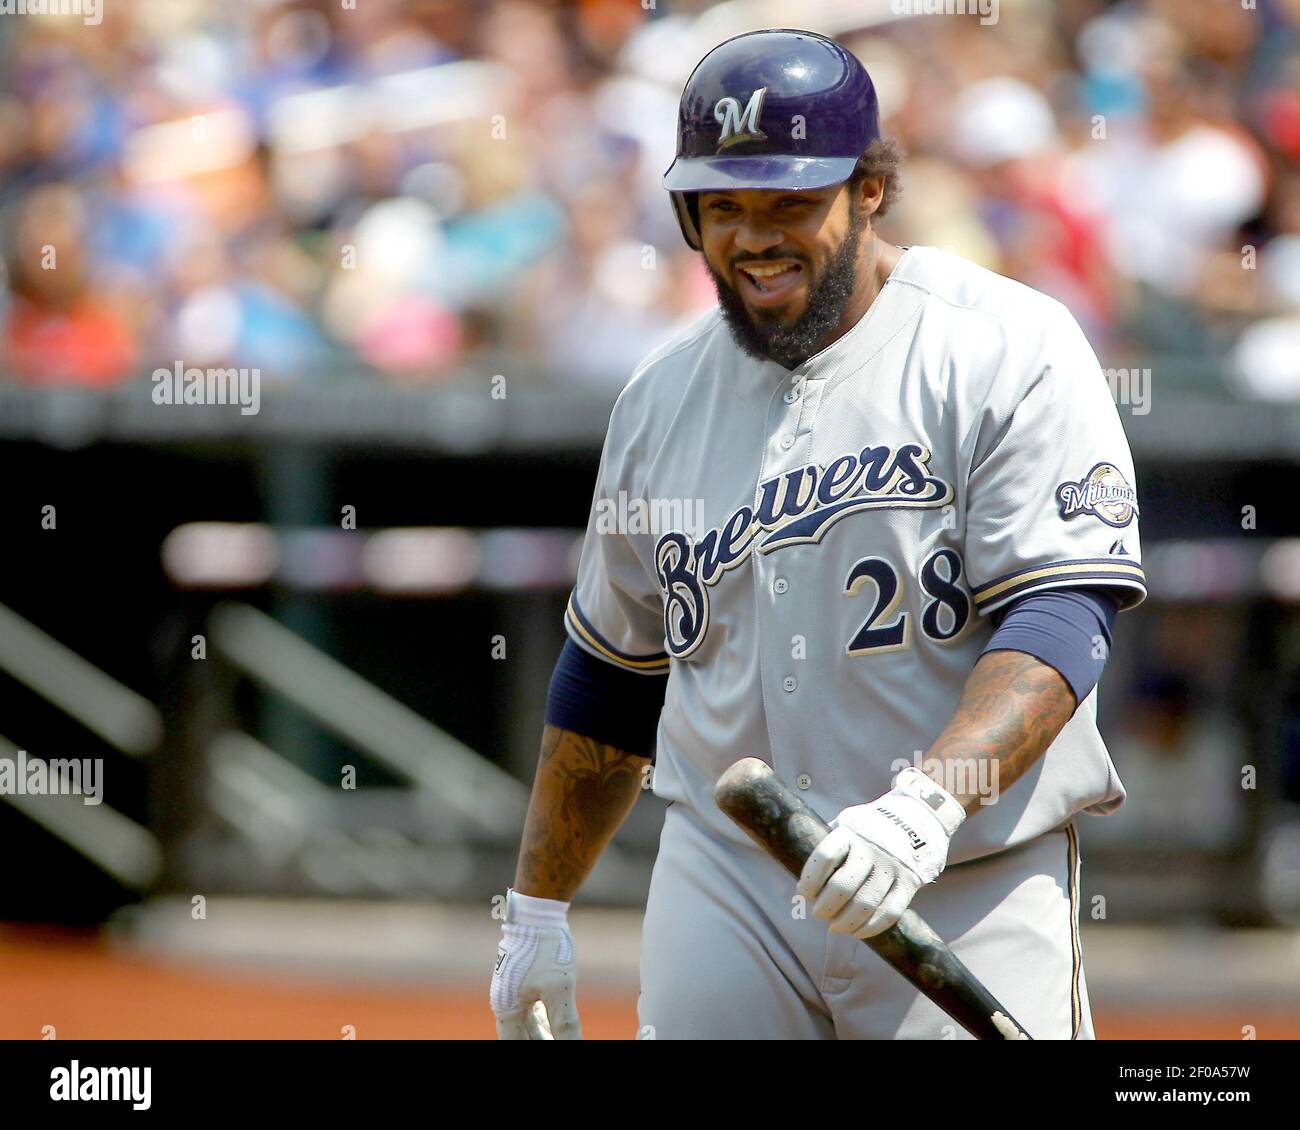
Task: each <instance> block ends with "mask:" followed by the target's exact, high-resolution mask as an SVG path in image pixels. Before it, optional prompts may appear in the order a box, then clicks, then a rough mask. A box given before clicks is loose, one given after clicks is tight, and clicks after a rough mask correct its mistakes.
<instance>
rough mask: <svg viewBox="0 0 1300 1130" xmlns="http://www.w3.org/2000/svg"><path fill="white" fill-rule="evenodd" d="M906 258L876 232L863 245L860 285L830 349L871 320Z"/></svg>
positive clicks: (859, 276) (838, 327) (846, 309)
mask: <svg viewBox="0 0 1300 1130" xmlns="http://www.w3.org/2000/svg"><path fill="white" fill-rule="evenodd" d="M902 257H903V249H902V248H901V247H895V246H894V245H893V244H892V243H886V242H885V241H884V240H883V239H878V238H877V237H876V235H875V233H874V232H873V233H872V234H871V235H870V236H869V237H868V238H867V239H864V240H863V241H862V266H861V268H860V269H859V271H858V285H857V287H856V288H855V290H854V293H853V297H852V298H851V299H849V304H848V306H847V307H846V308H845V310H844V317H843V319H842V320H841V321H840V324H839V325H838V326H836V327H835V332H834V333H833V334H832V336H831V338H830V341H828V342H827V343H826V344H827V345H829V344H830V343H831V342H832V341H838V340H839V339H840V338H841V337H843V336H844V335H845V334H846V333H848V332H849V330H851V329H852V328H853V327H854V326H856V325H857V324H858V323H859V322H860V321H862V319H863V318H865V317H866V316H867V311H868V310H870V309H871V304H872V303H873V302H875V300H876V299H877V298H878V297H879V296H880V292H881V291H882V290H884V289H885V283H887V282H888V281H889V276H890V275H891V274H893V271H894V268H895V267H896V266H898V261H899V260H900V259H901V258H902Z"/></svg>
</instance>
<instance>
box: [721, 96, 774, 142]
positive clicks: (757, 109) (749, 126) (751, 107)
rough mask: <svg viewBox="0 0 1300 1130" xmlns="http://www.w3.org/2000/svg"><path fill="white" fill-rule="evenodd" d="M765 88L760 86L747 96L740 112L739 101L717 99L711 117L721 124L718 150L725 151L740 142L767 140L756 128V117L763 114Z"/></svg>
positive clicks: (729, 98)
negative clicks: (746, 100)
mask: <svg viewBox="0 0 1300 1130" xmlns="http://www.w3.org/2000/svg"><path fill="white" fill-rule="evenodd" d="M766 95H767V87H765V86H760V87H759V88H758V89H757V90H756V91H754V93H753V94H751V95H750V96H749V103H748V104H747V105H746V106H745V108H744V109H743V110H742V109H741V108H740V99H738V98H732V97H731V96H730V95H728V96H727V97H726V98H719V99H718V102H717V105H715V106H714V107H713V117H714V119H715V120H717V121H718V122H720V123H721V124H722V134H721V135H720V136H719V138H718V148H719V149H726V148H727V147H728V146H729V145H735V144H736V143H737V142H740V141H764V140H766V138H767V134H765V133H764V132H763V131H762V130H761V129H759V128H758V117H759V115H760V114H761V113H762V112H763V99H764V97H765V96H766Z"/></svg>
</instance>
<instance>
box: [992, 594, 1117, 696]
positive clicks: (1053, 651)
mask: <svg viewBox="0 0 1300 1130" xmlns="http://www.w3.org/2000/svg"><path fill="white" fill-rule="evenodd" d="M1118 611H1119V601H1118V600H1117V599H1116V598H1115V597H1114V596H1113V595H1111V593H1110V592H1109V590H1107V589H1104V588H1088V587H1085V586H1079V587H1078V588H1063V589H1048V590H1047V591H1046V592H1035V593H1030V594H1029V595H1028V596H1026V597H1022V598H1021V599H1020V600H1017V601H1015V602H1014V603H1012V604H1009V605H1008V606H1007V607H1006V608H1005V609H1002V610H1001V611H1000V613H995V616H1000V620H997V621H995V622H996V624H997V626H996V628H995V629H994V631H993V636H992V638H991V639H990V640H989V642H988V644H987V646H986V647H985V648H984V650H985V651H986V652H988V651H1024V652H1027V653H1028V654H1030V655H1032V656H1034V657H1035V658H1036V659H1041V660H1042V661H1043V662H1044V663H1047V664H1049V665H1050V666H1052V667H1055V668H1056V670H1058V671H1059V672H1060V673H1061V676H1062V678H1064V679H1065V681H1066V682H1067V683H1069V684H1070V689H1071V690H1073V691H1074V697H1075V701H1076V702H1082V701H1083V700H1084V699H1085V698H1087V697H1088V695H1089V694H1090V693H1091V692H1092V688H1093V687H1095V686H1096V685H1097V680H1098V679H1100V678H1101V672H1102V670H1103V669H1104V668H1105V666H1106V660H1107V659H1108V658H1109V656H1110V643H1111V629H1112V628H1113V627H1114V625H1115V615H1116V613H1117V612H1118Z"/></svg>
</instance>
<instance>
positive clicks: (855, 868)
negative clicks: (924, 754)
mask: <svg viewBox="0 0 1300 1130" xmlns="http://www.w3.org/2000/svg"><path fill="white" fill-rule="evenodd" d="M965 818H966V813H965V811H964V810H963V809H962V806H961V805H960V803H958V801H957V799H956V797H954V796H953V795H952V794H951V793H949V792H948V791H947V790H946V789H944V788H942V787H940V786H939V785H937V784H935V783H934V782H933V781H931V780H930V778H929V777H927V776H926V775H925V774H924V773H922V772H921V771H920V770H919V769H917V768H915V767H914V766H908V768H906V769H904V770H903V771H902V772H901V773H899V774H898V776H897V777H895V778H894V787H893V789H891V790H890V791H889V792H887V793H885V795H884V796H882V797H880V798H879V799H878V800H874V801H872V802H871V803H870V804H855V805H853V806H852V807H851V808H846V809H844V811H843V812H841V813H840V814H839V815H838V816H837V817H835V819H834V820H832V821H831V832H830V834H829V835H828V836H827V837H826V838H825V839H824V840H822V842H821V843H820V844H818V845H817V848H816V850H815V851H814V852H813V853H812V855H810V856H809V857H808V862H807V863H805V864H804V868H803V873H802V874H801V875H800V876H799V885H798V888H797V889H798V892H799V894H801V895H802V896H803V897H804V899H805V900H807V901H808V902H810V903H812V912H813V917H815V918H824V919H827V920H828V921H829V929H830V930H831V932H832V933H835V934H852V935H853V937H855V938H870V937H874V936H875V935H876V934H879V933H882V932H883V931H885V930H888V929H889V928H890V927H891V926H893V925H894V923H896V922H897V921H898V920H899V918H900V917H901V916H902V914H903V911H905V910H906V909H907V907H908V904H909V903H910V902H911V901H912V896H913V895H915V894H916V892H917V891H918V890H919V889H920V888H921V887H922V886H924V885H925V884H926V883H933V882H934V880H935V879H937V878H938V877H939V876H940V874H942V872H943V868H944V864H945V863H947V861H948V841H949V839H950V838H951V836H952V834H953V833H954V832H956V830H957V829H958V828H959V827H960V826H961V822H962V821H963V820H964V819H965Z"/></svg>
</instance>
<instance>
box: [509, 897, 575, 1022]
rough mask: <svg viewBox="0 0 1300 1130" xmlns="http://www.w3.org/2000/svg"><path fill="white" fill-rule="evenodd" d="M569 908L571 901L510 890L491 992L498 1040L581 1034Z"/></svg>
mask: <svg viewBox="0 0 1300 1130" xmlns="http://www.w3.org/2000/svg"><path fill="white" fill-rule="evenodd" d="M568 910H569V904H568V903H567V902H557V901H556V900H554V899H541V898H532V897H530V896H528V895H521V894H519V893H518V892H517V891H513V890H512V891H509V892H508V893H507V894H506V920H505V922H504V923H503V924H502V926H501V944H500V946H498V948H497V964H496V969H495V970H494V971H493V973H492V994H491V999H492V1012H493V1014H494V1015H495V1016H496V1021H497V1036H498V1037H499V1038H500V1039H502V1040H580V1039H582V1025H581V1024H580V1023H579V1022H578V1004H577V987H578V975H577V951H576V950H575V948H574V945H573V935H572V934H571V933H570V932H569V922H568Z"/></svg>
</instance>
